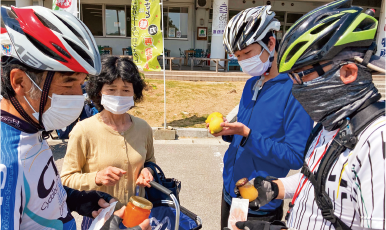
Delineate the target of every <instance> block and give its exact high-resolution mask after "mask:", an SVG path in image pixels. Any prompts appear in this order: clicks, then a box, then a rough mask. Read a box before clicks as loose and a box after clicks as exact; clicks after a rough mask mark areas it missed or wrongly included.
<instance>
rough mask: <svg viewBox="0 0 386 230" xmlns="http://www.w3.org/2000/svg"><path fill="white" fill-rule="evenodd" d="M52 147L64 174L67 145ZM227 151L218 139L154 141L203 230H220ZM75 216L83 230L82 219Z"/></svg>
mask: <svg viewBox="0 0 386 230" xmlns="http://www.w3.org/2000/svg"><path fill="white" fill-rule="evenodd" d="M49 143H50V145H51V147H52V151H53V154H54V158H55V162H56V164H57V167H58V169H59V171H61V169H62V164H63V157H64V155H65V151H66V147H67V143H66V142H62V141H57V140H50V141H49ZM227 148H228V144H227V143H225V142H223V141H222V140H221V139H218V138H207V139H181V140H175V141H154V149H155V156H156V160H157V164H158V165H160V167H161V168H162V170H163V171H164V173H165V175H166V176H167V177H173V178H177V179H178V180H180V181H181V184H182V189H181V193H180V202H181V205H182V206H184V207H185V208H187V209H189V210H190V211H192V212H193V213H195V214H196V215H198V216H199V217H201V219H202V221H203V229H210V230H212V229H213V230H217V229H220V204H221V189H222V168H223V163H222V160H223V156H224V153H225V151H226V150H227ZM292 173H293V172H292ZM284 207H285V208H287V207H288V201H287V202H286V204H285V206H284ZM285 211H286V210H285ZM74 216H75V218H76V221H77V227H78V228H77V229H80V224H81V217H80V216H78V215H77V214H76V213H74Z"/></svg>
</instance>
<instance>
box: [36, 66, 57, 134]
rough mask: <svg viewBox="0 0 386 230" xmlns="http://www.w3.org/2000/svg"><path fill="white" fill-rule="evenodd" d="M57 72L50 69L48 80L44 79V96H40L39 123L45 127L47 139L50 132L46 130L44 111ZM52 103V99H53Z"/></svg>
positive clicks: (44, 132)
mask: <svg viewBox="0 0 386 230" xmlns="http://www.w3.org/2000/svg"><path fill="white" fill-rule="evenodd" d="M54 75H55V72H54V71H48V73H47V77H46V80H45V81H44V85H43V89H42V96H41V97H40V105H39V125H40V126H41V127H43V134H42V136H43V139H47V138H48V137H49V133H50V132H47V131H45V128H44V124H43V112H44V107H45V106H46V104H47V100H48V93H49V91H50V86H51V82H52V79H53V78H54ZM51 103H52V101H51Z"/></svg>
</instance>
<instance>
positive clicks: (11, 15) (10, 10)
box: [7, 8, 17, 19]
mask: <svg viewBox="0 0 386 230" xmlns="http://www.w3.org/2000/svg"><path fill="white" fill-rule="evenodd" d="M7 14H8V16H9V17H10V18H12V19H15V18H17V16H16V13H15V11H13V9H12V8H11V9H7Z"/></svg>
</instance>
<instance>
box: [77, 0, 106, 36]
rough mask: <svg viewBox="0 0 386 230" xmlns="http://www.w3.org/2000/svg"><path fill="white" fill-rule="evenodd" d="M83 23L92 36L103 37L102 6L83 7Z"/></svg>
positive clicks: (85, 5) (87, 5)
mask: <svg viewBox="0 0 386 230" xmlns="http://www.w3.org/2000/svg"><path fill="white" fill-rule="evenodd" d="M82 17H83V22H84V24H86V26H87V27H88V28H89V29H90V31H91V33H92V35H94V36H103V20H102V5H89V4H83V5H82Z"/></svg>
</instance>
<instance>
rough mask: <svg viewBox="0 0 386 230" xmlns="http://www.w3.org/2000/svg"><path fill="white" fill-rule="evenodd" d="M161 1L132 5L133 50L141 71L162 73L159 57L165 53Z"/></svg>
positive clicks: (139, 1)
mask: <svg viewBox="0 0 386 230" xmlns="http://www.w3.org/2000/svg"><path fill="white" fill-rule="evenodd" d="M161 17H162V15H161V7H160V4H159V0H133V1H132V3H131V48H132V51H133V61H134V63H135V64H136V65H137V66H138V68H139V69H140V70H143V71H161V67H160V64H159V63H158V60H157V56H159V55H160V54H162V52H163V49H164V48H163V42H162V33H161V26H160V25H161V23H160V22H161Z"/></svg>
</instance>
